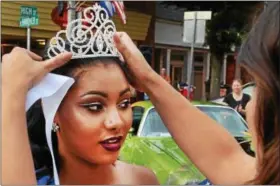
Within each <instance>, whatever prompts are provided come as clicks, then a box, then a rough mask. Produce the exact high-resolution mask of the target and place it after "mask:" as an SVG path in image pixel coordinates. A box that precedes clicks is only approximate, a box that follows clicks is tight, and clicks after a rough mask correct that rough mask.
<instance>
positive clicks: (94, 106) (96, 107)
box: [82, 102, 104, 112]
mask: <svg viewBox="0 0 280 186" xmlns="http://www.w3.org/2000/svg"><path fill="white" fill-rule="evenodd" d="M82 106H83V107H85V108H86V109H88V110H89V111H92V112H100V111H102V110H103V109H104V106H103V105H102V104H101V103H99V102H96V103H89V104H83V105H82Z"/></svg>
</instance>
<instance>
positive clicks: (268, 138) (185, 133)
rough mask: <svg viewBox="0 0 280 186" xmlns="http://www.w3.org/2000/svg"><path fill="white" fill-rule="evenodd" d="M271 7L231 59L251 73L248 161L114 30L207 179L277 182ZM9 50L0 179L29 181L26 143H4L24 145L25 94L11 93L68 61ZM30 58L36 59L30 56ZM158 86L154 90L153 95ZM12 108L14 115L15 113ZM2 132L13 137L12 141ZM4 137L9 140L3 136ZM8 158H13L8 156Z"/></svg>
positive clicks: (137, 76) (275, 12)
mask: <svg viewBox="0 0 280 186" xmlns="http://www.w3.org/2000/svg"><path fill="white" fill-rule="evenodd" d="M279 9H280V6H279V2H276V3H273V5H272V6H268V7H267V9H266V11H265V12H264V13H263V14H262V15H261V16H260V18H259V21H258V23H257V24H256V25H255V27H254V28H253V29H252V31H251V33H250V34H249V36H248V39H247V41H246V42H245V43H244V45H243V47H242V49H241V53H240V56H239V60H240V63H241V64H242V66H243V67H244V68H246V69H247V70H248V72H249V73H250V74H251V75H252V76H253V77H254V79H255V82H256V87H257V88H256V91H255V95H253V98H252V100H251V102H249V103H248V105H247V108H248V111H247V120H248V123H249V127H250V132H251V134H252V136H253V142H254V146H255V149H256V159H254V158H252V157H250V156H248V155H247V154H246V153H245V152H244V151H243V150H242V149H241V147H240V146H239V144H238V143H237V142H236V140H235V139H234V138H233V137H232V136H231V135H230V134H229V133H228V132H227V131H226V130H225V129H224V128H223V127H221V126H220V125H217V124H216V123H215V121H214V120H212V119H211V118H209V117H208V116H206V115H205V114H203V113H202V112H201V111H199V110H198V109H196V108H195V107H194V106H192V104H191V103H190V102H189V101H188V100H186V99H184V98H183V97H182V96H181V95H180V94H179V93H178V92H177V91H176V90H174V89H173V88H172V87H171V86H170V85H169V84H168V83H167V82H166V81H165V80H163V79H162V78H161V77H160V76H159V75H157V73H155V72H154V71H153V70H152V69H151V68H150V66H149V65H148V63H146V61H145V59H144V57H143V56H142V54H141V53H140V51H139V50H138V49H137V47H136V46H135V45H134V43H133V42H132V41H131V39H130V38H129V36H128V35H127V34H125V33H118V34H116V35H115V42H116V46H117V48H118V49H119V51H120V52H121V53H122V54H123V56H124V58H125V61H126V62H127V64H128V66H129V69H130V71H131V72H132V73H131V74H132V75H133V77H134V86H135V87H137V88H138V89H141V90H144V91H145V92H146V93H147V94H148V95H149V97H150V99H151V101H152V102H153V104H154V105H155V107H156V109H157V111H158V112H159V114H160V116H161V118H162V119H163V121H164V123H165V124H166V126H167V127H168V129H169V130H170V133H171V134H172V136H173V137H174V139H175V141H176V142H177V144H178V145H179V146H180V148H181V149H182V150H183V151H184V152H185V154H187V155H188V157H190V158H191V160H192V161H193V162H194V163H195V164H196V166H197V167H198V168H199V169H200V170H201V172H202V173H203V174H204V175H206V177H208V178H209V180H210V181H211V182H212V183H214V184H244V183H253V184H280V175H279V169H280V167H279V141H280V140H279V139H280V132H279V125H280V123H279V122H280V109H279V102H280V81H279V79H280V77H279V76H280V66H279V50H280V48H279V42H280V36H279V17H280V14H279ZM9 55H10V56H11V58H9V57H7V56H6V59H5V60H3V61H5V63H4V64H5V65H6V66H4V64H3V89H4V91H3V92H4V93H3V98H4V99H3V100H6V101H7V100H11V99H10V98H9V96H13V97H15V99H16V101H13V102H12V103H11V104H10V105H9V104H8V103H7V102H6V104H5V103H4V104H3V114H2V115H3V117H4V116H5V118H4V119H3V122H2V123H3V129H2V131H3V132H4V133H3V135H2V136H3V158H4V159H5V158H6V159H8V160H14V161H15V162H11V161H9V162H5V161H4V162H3V161H2V164H3V173H4V176H3V181H4V183H11V182H10V180H13V179H12V178H11V176H13V175H14V174H15V173H19V172H20V170H23V173H22V174H23V175H21V178H23V179H24V178H26V177H28V178H30V179H24V180H25V182H24V183H26V184H28V183H34V178H32V175H31V173H32V171H33V170H32V169H33V167H32V166H31V165H32V159H31V158H30V157H31V155H30V150H29V149H28V148H27V146H25V147H20V146H18V144H19V142H18V141H15V140H14V141H12V140H13V139H17V140H18V137H16V135H20V136H21V137H22V138H21V140H24V141H25V142H26V143H25V145H27V144H28V143H27V141H28V139H27V135H22V133H26V130H25V126H24V124H23V123H24V122H25V117H24V104H23V103H24V101H25V94H19V95H18V92H17V91H19V88H22V90H24V91H25V92H27V89H28V88H30V87H31V85H32V83H34V82H38V80H39V79H40V78H41V77H42V76H43V75H44V74H45V73H46V71H50V70H51V69H52V68H56V67H58V66H59V65H62V63H65V62H66V61H67V60H68V58H67V57H66V58H63V57H62V56H58V57H57V58H56V59H57V61H56V62H50V61H49V63H45V65H44V66H43V65H41V66H40V65H39V63H34V62H33V61H32V60H31V58H29V59H27V57H26V56H27V54H26V52H23V51H15V52H14V53H12V54H9ZM16 57H20V59H23V58H25V59H26V61H25V62H28V64H29V65H30V66H29V68H26V67H25V66H24V65H26V64H24V63H20V62H19V61H17V60H18V59H19V58H16ZM16 59H17V60H16ZM33 59H35V60H36V58H35V57H33ZM21 65H22V66H21ZM23 67H24V68H23ZM15 73H20V74H21V76H15V78H18V79H15V85H17V86H12V87H10V86H9V83H8V82H9V81H8V80H9V77H12V76H11V74H15ZM19 77H21V78H19ZM22 77H25V78H27V77H28V78H27V79H23V78H22ZM22 85H25V86H22ZM15 87H16V90H14V89H15ZM159 91H160V92H161V94H158V92H159ZM167 98H168V99H167ZM171 98H172V99H171ZM11 101H12V100H11ZM14 113H20V114H18V115H17V117H16V118H15V117H14ZM17 124H22V125H18V126H17ZM15 125H16V126H15ZM15 129H17V130H15ZM209 131H211V133H209ZM5 132H6V133H5ZM10 135H13V136H15V137H14V138H12V137H11V136H10ZM8 139H10V140H11V141H7V140H8ZM20 144H22V142H21V143H20ZM13 145H17V147H18V148H20V149H18V150H14V149H12V147H11V146H13ZM13 153H18V154H21V155H22V156H21V158H22V159H25V160H26V161H29V162H28V163H29V164H30V166H29V167H28V166H25V167H21V166H19V165H18V163H19V161H17V156H16V155H14V154H13ZM9 155H10V156H11V155H12V156H13V157H11V158H8V156H9ZM20 163H22V162H20ZM11 166H12V167H11ZM10 174H11V175H10ZM16 175H17V174H16ZM17 176H19V175H17Z"/></svg>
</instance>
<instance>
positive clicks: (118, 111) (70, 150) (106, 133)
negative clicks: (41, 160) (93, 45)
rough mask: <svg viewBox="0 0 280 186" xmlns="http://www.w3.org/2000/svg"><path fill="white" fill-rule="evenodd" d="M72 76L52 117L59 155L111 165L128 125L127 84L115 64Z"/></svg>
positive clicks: (98, 66) (93, 67) (94, 67)
mask: <svg viewBox="0 0 280 186" xmlns="http://www.w3.org/2000/svg"><path fill="white" fill-rule="evenodd" d="M76 74H79V78H78V79H77V80H76V82H75V84H74V85H73V87H72V88H71V89H70V90H69V92H68V93H67V95H66V97H65V98H64V100H63V102H62V103H61V105H60V107H59V110H58V112H57V114H56V116H55V122H56V123H57V124H58V125H59V127H60V128H59V131H58V132H57V136H58V144H59V154H60V156H61V157H65V158H66V157H68V158H69V156H72V157H70V158H73V157H76V158H78V159H81V160H84V161H86V162H88V163H92V164H112V163H114V162H115V161H116V160H117V158H118V154H119V150H120V148H121V146H122V144H123V142H124V140H125V138H126V135H127V133H128V131H129V129H130V127H131V124H132V110H131V107H130V97H131V93H130V89H129V84H128V82H127V80H126V78H125V75H124V73H123V72H122V70H121V69H120V67H119V66H118V65H117V64H115V63H112V64H102V63H98V64H96V65H94V66H91V67H88V68H84V69H80V70H78V71H77V72H76Z"/></svg>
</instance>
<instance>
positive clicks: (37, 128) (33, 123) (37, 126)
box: [27, 45, 131, 177]
mask: <svg viewBox="0 0 280 186" xmlns="http://www.w3.org/2000/svg"><path fill="white" fill-rule="evenodd" d="M67 46H68V45H67ZM67 48H69V46H68V47H67ZM47 49H48V46H47V48H46V50H45V55H46V51H47ZM47 58H48V57H47V56H44V57H43V59H47ZM100 63H101V64H104V65H107V64H112V63H116V64H118V65H119V67H120V68H121V69H122V70H123V72H124V74H125V76H126V78H127V80H128V82H129V83H130V82H131V81H130V79H131V78H130V76H129V72H128V68H127V67H126V65H125V63H124V62H122V61H120V59H119V58H118V57H98V58H84V59H72V60H70V61H69V62H68V63H66V64H65V65H63V66H61V67H59V68H57V69H55V70H53V71H52V73H54V74H59V75H64V76H69V77H73V72H74V71H75V70H77V69H80V68H86V67H89V66H94V65H96V64H100ZM27 127H28V135H29V140H30V145H31V150H32V156H33V161H34V167H35V170H38V169H42V168H43V169H44V170H47V171H46V173H47V174H48V175H51V176H52V175H53V172H52V168H53V165H52V158H51V154H50V150H49V148H48V145H47V140H46V134H45V117H44V114H43V110H42V106H41V101H40V100H39V101H37V102H36V103H35V104H34V105H32V107H31V108H30V109H29V110H28V112H27ZM52 143H53V151H54V156H55V161H56V165H57V169H58V171H59V162H60V161H59V153H58V141H57V137H56V134H55V133H54V132H53V133H52ZM37 177H38V175H37Z"/></svg>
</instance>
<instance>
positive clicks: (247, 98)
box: [243, 94, 251, 100]
mask: <svg viewBox="0 0 280 186" xmlns="http://www.w3.org/2000/svg"><path fill="white" fill-rule="evenodd" d="M243 98H244V99H246V100H250V99H251V96H250V95H249V94H243Z"/></svg>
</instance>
